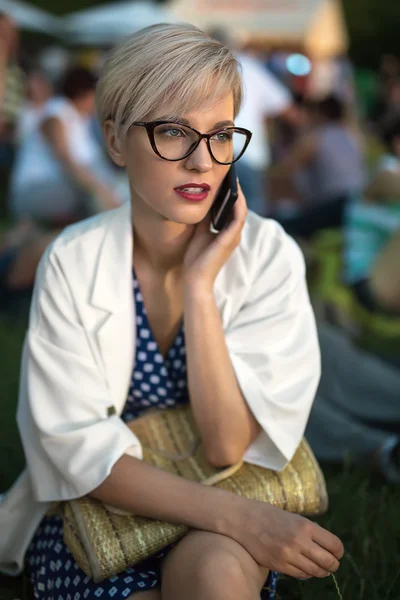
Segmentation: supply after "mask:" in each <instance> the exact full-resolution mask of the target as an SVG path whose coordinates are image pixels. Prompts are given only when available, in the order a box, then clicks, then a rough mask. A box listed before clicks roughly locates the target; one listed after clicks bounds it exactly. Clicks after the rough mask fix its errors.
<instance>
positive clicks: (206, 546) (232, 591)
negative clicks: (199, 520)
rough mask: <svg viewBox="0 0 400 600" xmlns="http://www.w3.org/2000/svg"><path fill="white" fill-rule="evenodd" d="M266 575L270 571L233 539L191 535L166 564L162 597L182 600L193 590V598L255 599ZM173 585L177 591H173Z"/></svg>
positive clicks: (206, 533)
mask: <svg viewBox="0 0 400 600" xmlns="http://www.w3.org/2000/svg"><path fill="white" fill-rule="evenodd" d="M266 575H267V571H266V570H265V569H261V568H260V567H259V565H258V564H257V563H256V562H255V561H254V559H253V558H252V557H251V556H250V555H249V554H248V552H247V551H246V550H245V549H244V548H243V547H242V546H240V545H239V544H237V543H236V542H235V541H234V540H231V539H230V538H226V537H225V536H220V535H217V534H212V533H208V532H201V531H197V532H191V533H190V534H188V535H187V536H186V538H184V539H183V540H182V541H181V542H180V544H179V545H178V546H177V547H176V548H175V549H174V551H173V552H172V553H171V554H170V556H169V557H168V558H167V560H166V562H165V565H164V570H163V587H162V597H163V599H164V598H165V600H169V599H170V598H171V599H172V598H177V599H178V598H179V599H180V598H184V597H185V594H188V593H189V591H190V590H192V592H191V598H192V599H193V598H196V599H197V598H207V600H213V599H216V600H217V599H218V600H224V599H225V598H226V599H227V600H228V599H229V600H231V598H232V597H238V598H241V599H242V600H247V599H249V600H250V599H251V600H252V599H253V598H259V594H260V590H261V587H262V585H263V583H264V581H265V579H266ZM173 582H175V586H176V587H175V590H172V589H170V588H171V586H172V583H173ZM164 587H165V588H166V591H165V593H164ZM179 588H180V589H179ZM193 590H198V593H197V595H193ZM186 597H188V596H186Z"/></svg>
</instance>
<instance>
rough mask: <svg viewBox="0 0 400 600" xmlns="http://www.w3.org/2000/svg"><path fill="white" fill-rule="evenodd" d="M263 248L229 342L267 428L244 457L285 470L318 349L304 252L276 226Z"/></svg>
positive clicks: (314, 380)
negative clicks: (272, 235) (271, 236)
mask: <svg viewBox="0 0 400 600" xmlns="http://www.w3.org/2000/svg"><path fill="white" fill-rule="evenodd" d="M268 233H269V235H270V234H271V231H269V232H268ZM264 242H265V241H264ZM266 248H267V244H266V243H263V242H262V243H261V244H260V245H259V246H258V248H257V252H258V259H257V261H256V263H257V268H256V269H254V271H253V273H252V275H251V277H252V282H251V285H250V286H249V287H250V292H249V294H248V298H247V301H246V303H245V304H244V305H243V307H242V308H241V310H240V312H239V313H238V315H237V316H236V318H235V319H234V321H233V323H232V324H231V326H230V327H229V330H228V331H227V333H226V340H227V345H228V349H229V351H230V356H231V360H232V364H233V367H234V369H235V373H236V377H237V380H238V383H239V386H240V388H241V390H242V393H243V395H244V397H245V399H246V401H247V403H248V406H249V407H250V409H251V411H252V413H253V415H254V417H255V418H256V420H257V421H258V423H259V425H260V426H261V428H262V431H261V433H260V435H259V436H258V438H257V439H256V440H255V441H254V443H253V444H251V445H250V447H249V448H248V449H247V451H246V454H245V456H244V460H246V461H247V462H250V463H253V464H257V465H260V466H263V467H267V468H271V469H274V470H278V471H280V470H282V469H283V468H284V467H285V466H286V464H287V463H288V462H289V461H290V460H291V458H292V457H293V454H294V452H295V451H296V449H297V447H298V445H299V443H300V441H301V438H302V436H303V434H304V430H305V427H306V424H307V420H308V417H309V413H310V410H311V406H312V403H313V400H314V397H315V393H316V390H317V386H318V382H319V378H320V353H319V346H318V337H317V331H316V324H315V319H314V314H313V310H312V307H311V304H310V300H309V296H308V291H307V285H306V281H305V266H304V259H303V256H302V253H301V251H300V249H299V248H298V246H297V244H296V243H295V242H294V241H293V240H292V239H291V238H290V237H288V236H287V235H286V234H285V233H284V232H283V230H282V229H281V228H280V227H279V226H278V225H275V232H274V239H273V240H272V241H271V239H269V240H268V250H266ZM260 257H261V258H260Z"/></svg>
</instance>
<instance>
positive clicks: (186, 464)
mask: <svg viewBox="0 0 400 600" xmlns="http://www.w3.org/2000/svg"><path fill="white" fill-rule="evenodd" d="M129 426H130V427H131V429H132V431H134V433H135V435H137V437H138V438H139V440H140V442H141V444H142V446H143V460H145V461H147V462H149V463H152V464H154V465H156V466H157V467H159V468H161V469H164V470H166V471H170V472H171V473H175V474H177V475H181V476H182V477H185V478H186V479H190V480H193V481H197V482H201V483H203V484H205V485H215V486H217V487H219V488H223V489H225V490H228V491H230V492H233V493H235V494H239V495H241V496H245V497H247V498H250V499H254V500H261V501H263V502H268V503H270V504H273V505H274V506H277V507H280V508H282V509H284V510H287V511H290V512H294V513H299V514H303V515H310V516H311V515H318V514H321V513H323V512H325V511H326V509H327V506H328V498H327V492H326V487H325V481H324V477H323V475H322V472H321V470H320V468H319V466H318V463H317V461H316V459H315V457H314V455H313V453H312V451H311V449H310V448H309V446H308V444H307V442H306V441H305V440H303V441H302V442H301V444H300V446H299V448H298V450H297V452H296V454H295V456H294V457H293V459H292V461H291V462H290V464H288V466H287V467H286V468H285V469H284V471H282V472H280V473H278V472H275V471H271V470H268V469H264V468H262V467H257V466H253V465H250V464H247V463H238V464H237V465H234V466H232V467H229V468H227V469H218V468H214V467H211V466H210V465H209V464H208V463H207V460H206V458H205V455H204V452H203V448H202V445H201V442H200V435H199V432H198V430H197V428H196V426H195V423H194V420H193V417H192V414H191V411H190V409H189V408H187V407H183V408H176V409H170V410H165V411H157V412H154V413H150V414H147V415H145V416H144V417H141V418H139V419H137V420H135V421H132V422H131V423H130V425H129ZM62 513H63V518H64V540H65V542H66V544H67V546H68V547H69V549H70V550H71V552H72V554H73V556H74V558H75V560H76V562H77V563H78V564H79V566H80V567H81V568H82V569H83V570H84V572H85V573H86V574H87V575H88V576H89V577H91V578H92V579H94V580H95V581H96V582H99V581H102V580H103V579H106V578H108V577H111V576H112V575H115V574H116V573H119V572H120V571H123V570H124V569H126V568H127V567H129V566H132V565H134V564H135V563H137V562H140V561H141V560H144V559H145V558H147V557H149V556H151V555H152V554H155V553H156V552H159V551H160V550H162V549H163V548H165V547H166V546H168V545H169V544H172V543H173V542H176V541H177V540H179V539H180V538H181V537H183V536H184V535H185V533H186V532H187V528H186V527H185V526H182V525H172V524H169V523H164V522H161V521H156V520H153V519H147V518H144V517H137V516H133V515H130V514H127V513H123V512H122V511H118V510H116V509H114V508H112V507H109V506H106V505H104V504H102V503H101V502H98V501H96V500H94V499H92V498H90V497H88V496H85V497H84V498H80V499H77V500H70V501H69V502H66V503H64V504H63V505H62Z"/></svg>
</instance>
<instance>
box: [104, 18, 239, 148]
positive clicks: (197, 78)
mask: <svg viewBox="0 0 400 600" xmlns="http://www.w3.org/2000/svg"><path fill="white" fill-rule="evenodd" d="M228 92H232V93H233V99H234V112H235V116H236V114H237V113H238V111H239V108H240V103H241V100H242V80H241V74H240V66H239V63H238V61H237V60H236V58H235V57H234V56H233V54H232V52H231V50H230V49H229V48H228V47H226V46H224V45H223V44H221V43H220V42H218V41H217V40H215V39H212V38H211V37H210V36H208V35H207V34H206V33H204V32H203V31H201V30H200V29H197V27H194V26H193V25H189V24H186V23H183V24H163V23H162V24H159V25H154V26H152V27H147V28H145V29H142V30H140V31H138V32H137V33H135V34H134V35H132V36H130V37H129V38H128V39H126V40H125V41H124V42H122V43H121V44H119V45H118V46H116V47H115V48H114V50H113V51H112V52H111V53H110V55H109V57H108V58H107V60H106V62H105V64H104V66H103V70H102V73H101V76H100V79H99V82H98V85H97V92H96V107H97V114H98V117H99V119H100V122H101V123H102V124H103V123H104V121H105V120H107V119H109V118H112V119H113V120H114V122H115V125H116V132H117V134H118V135H120V136H124V135H126V133H127V132H128V130H129V128H130V127H131V126H132V123H134V122H135V121H142V120H145V119H146V118H148V116H149V115H150V114H151V113H154V111H156V110H157V112H160V111H163V112H162V115H163V116H166V117H167V118H168V119H173V118H174V117H175V118H176V117H179V116H183V115H184V114H188V113H190V112H191V111H192V110H193V109H195V108H196V107H198V106H200V105H201V104H202V103H204V102H206V101H212V100H213V99H216V98H218V97H219V96H221V95H222V94H224V93H228ZM160 116H161V115H160Z"/></svg>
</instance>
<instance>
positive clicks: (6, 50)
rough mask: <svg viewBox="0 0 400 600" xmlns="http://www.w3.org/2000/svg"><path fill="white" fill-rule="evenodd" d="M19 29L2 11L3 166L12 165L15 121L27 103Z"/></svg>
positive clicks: (0, 116) (0, 103)
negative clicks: (19, 54) (21, 65)
mask: <svg viewBox="0 0 400 600" xmlns="http://www.w3.org/2000/svg"><path fill="white" fill-rule="evenodd" d="M18 41H19V40H18V30H17V28H16V26H15V24H14V22H13V21H12V20H11V19H10V18H9V17H8V16H7V15H6V14H4V13H1V12H0V169H1V170H2V171H7V170H8V169H10V168H11V165H12V160H13V151H14V135H15V128H16V123H17V121H18V117H19V114H20V111H21V110H22V106H23V103H24V93H25V80H24V73H23V71H22V69H21V68H20V66H19V64H18V60H17V53H18Z"/></svg>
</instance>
